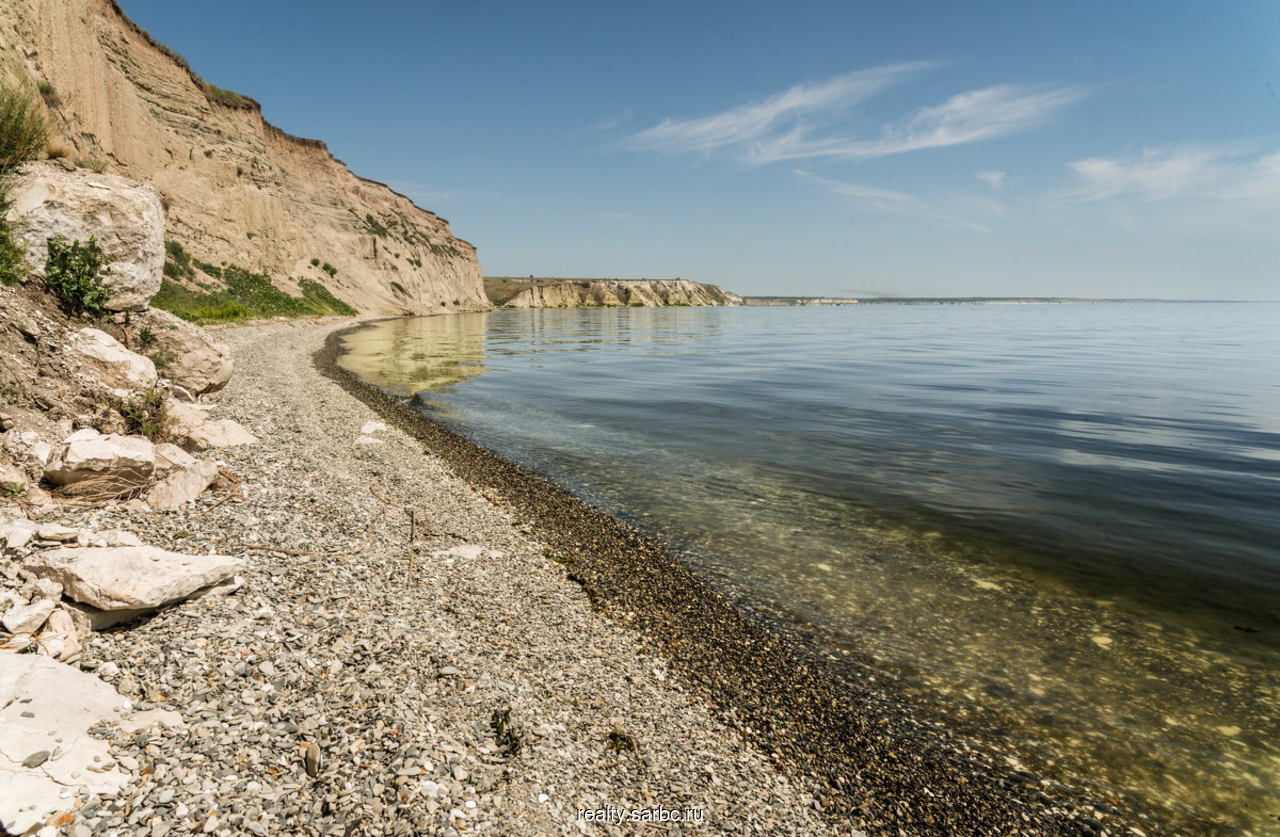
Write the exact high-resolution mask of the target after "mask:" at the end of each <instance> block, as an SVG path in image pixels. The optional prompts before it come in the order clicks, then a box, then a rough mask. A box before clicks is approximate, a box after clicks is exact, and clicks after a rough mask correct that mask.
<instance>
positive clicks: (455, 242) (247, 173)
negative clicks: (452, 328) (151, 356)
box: [0, 0, 488, 314]
mask: <svg viewBox="0 0 1280 837" xmlns="http://www.w3.org/2000/svg"><path fill="white" fill-rule="evenodd" d="M0 10H2V12H3V13H2V14H0V46H2V47H3V49H2V50H0V78H2V79H3V81H4V82H5V83H7V84H12V85H17V86H21V87H23V88H26V89H30V90H32V91H33V92H34V91H35V90H36V89H37V85H39V86H40V90H41V92H42V95H43V99H44V101H45V103H46V105H47V106H48V109H49V113H50V120H49V121H50V124H51V126H52V128H53V133H54V135H55V138H54V141H53V142H52V143H51V148H53V149H55V150H57V149H60V153H63V154H65V156H66V157H67V158H68V159H78V160H81V161H85V162H86V163H88V164H91V165H99V164H105V165H106V167H107V170H109V171H112V172H115V173H118V174H122V175H126V176H128V177H132V178H134V179H137V180H143V181H147V182H150V183H152V184H154V185H155V186H156V187H157V188H158V189H159V190H160V194H161V196H162V199H163V202H164V205H165V210H166V213H167V216H168V236H169V238H171V239H173V240H175V241H177V242H179V243H180V244H182V245H183V246H184V248H185V250H186V251H187V252H189V253H190V254H191V255H192V256H193V257H195V258H197V259H199V260H202V261H203V262H206V263H210V264H215V265H217V264H222V263H224V262H225V263H227V264H234V265H239V266H242V267H245V268H247V269H250V270H253V271H257V272H262V273H266V274H268V275H269V276H270V277H271V280H272V281H273V282H274V283H275V284H277V285H278V286H279V287H281V288H282V289H284V290H286V291H288V292H290V293H293V294H298V293H299V286H298V282H299V281H300V280H306V281H308V282H320V283H322V284H324V285H325V286H326V287H327V288H328V289H329V290H330V291H331V292H332V293H333V294H334V295H335V296H336V297H338V298H339V299H341V300H343V301H345V302H347V303H350V304H351V305H353V306H355V307H356V308H357V309H359V310H360V312H361V313H379V314H418V313H428V312H439V311H441V310H449V311H456V310H476V309H481V308H487V307H488V302H487V300H486V298H485V295H484V289H483V284H482V279H481V273H480V267H479V263H478V261H477V259H476V250H475V247H473V246H472V245H471V244H469V243H467V242H465V241H463V240H461V239H459V238H456V237H455V236H454V235H453V234H452V232H451V231H450V228H449V224H448V222H447V221H445V219H443V218H440V217H438V216H437V215H435V214H434V213H432V212H429V211H426V210H424V209H421V208H419V207H417V206H415V205H414V204H413V202H412V201H410V200H409V199H408V198H406V197H404V196H403V195H400V194H398V193H396V192H394V191H393V190H391V189H390V188H389V187H387V186H385V185H383V184H381V183H376V182H373V181H370V180H365V179H363V178H360V177H357V176H356V175H355V174H353V173H352V172H351V171H350V170H348V169H347V167H346V166H345V165H344V164H343V163H342V162H341V161H340V160H337V159H336V158H334V157H333V155H331V154H330V153H329V151H328V149H327V148H326V147H325V145H324V143H323V142H320V141H318V140H308V139H301V138H298V137H294V136H291V135H289V134H286V133H285V132H283V131H281V130H280V129H278V128H276V127H274V126H273V125H271V124H270V123H268V122H267V121H266V120H265V119H263V117H262V113H261V110H260V108H259V106H258V104H257V102H255V101H253V100H252V99H249V98H247V97H245V96H241V95H238V94H235V93H231V92H230V91H225V90H220V89H219V88H216V87H213V86H212V85H208V84H206V83H204V82H202V81H201V79H200V78H199V77H198V76H197V75H196V74H195V73H194V72H193V71H192V70H191V69H190V68H189V67H188V66H187V65H186V63H185V62H184V61H183V60H182V59H181V58H180V57H178V56H176V55H175V54H174V53H172V52H170V51H169V50H167V49H166V48H164V47H163V46H161V45H159V44H157V43H156V42H155V41H154V40H153V39H152V38H151V37H150V36H149V35H147V33H146V32H144V31H143V30H141V29H140V28H138V27H137V26H135V25H134V24H133V23H132V22H130V21H129V19H128V18H127V17H126V16H125V14H124V11H123V10H122V9H121V8H120V7H119V6H118V5H117V4H116V3H115V2H113V0H2V2H0ZM174 278H177V279H178V280H179V281H182V279H181V277H174ZM201 278H202V280H203V279H205V278H207V277H203V276H202V277H201Z"/></svg>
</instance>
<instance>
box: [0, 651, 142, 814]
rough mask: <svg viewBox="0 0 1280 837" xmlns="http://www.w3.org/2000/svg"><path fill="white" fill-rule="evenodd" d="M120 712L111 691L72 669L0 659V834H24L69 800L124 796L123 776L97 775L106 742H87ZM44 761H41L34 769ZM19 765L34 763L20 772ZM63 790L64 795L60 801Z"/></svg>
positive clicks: (107, 758) (40, 660)
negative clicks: (93, 728)
mask: <svg viewBox="0 0 1280 837" xmlns="http://www.w3.org/2000/svg"><path fill="white" fill-rule="evenodd" d="M124 704H125V701H124V698H122V697H121V696H120V695H119V693H117V692H116V690H115V689H113V688H112V687H111V686H109V685H107V684H106V683H103V682H102V681H101V680H99V679H98V678H96V677H94V676H92V675H90V674H86V673H85V672H83V671H80V670H79V669H77V668H75V667H74V666H68V665H63V664H62V663H59V662H55V661H54V660H52V659H50V658H49V657H46V656H43V655H39V654H3V653H0V826H3V828H4V830H5V831H7V832H8V833H10V834H25V833H26V832H27V831H28V830H30V829H33V828H35V827H36V826H38V825H40V824H41V823H43V822H44V821H46V820H47V819H49V818H50V817H52V816H54V815H56V814H60V813H63V812H66V811H70V810H72V809H73V808H74V806H75V805H76V804H77V803H76V801H75V800H76V798H77V797H78V798H79V799H81V800H83V799H84V798H85V797H86V796H87V795H89V794H99V795H103V796H114V795H115V794H117V793H119V791H120V790H121V789H122V788H124V786H125V785H126V784H127V783H128V781H129V777H128V776H127V775H126V774H124V773H123V772H121V771H120V770H118V769H116V768H115V767H112V768H111V769H110V770H103V769H102V767H101V765H102V764H111V763H112V758H111V752H110V749H109V748H108V746H107V742H106V741H104V740H102V739H99V738H93V737H91V736H90V735H88V730H89V727H91V726H93V725H94V724H98V723H101V722H103V721H106V720H110V719H115V718H119V717H120V715H119V714H118V713H119V712H120V710H121V709H122V707H123V706H124ZM28 715H29V716H32V717H28ZM59 751H60V752H59ZM44 753H48V754H49V756H48V758H44V759H43V761H41V758H42V755H41V754H44ZM54 753H58V756H57V757H56V758H54V757H53V754H54ZM33 756H35V758H34V759H33V758H32V757H33ZM95 756H96V757H97V758H98V760H99V761H98V762H95V761H94V757H95ZM25 761H29V763H35V762H37V761H39V762H40V763H39V764H38V765H37V766H36V767H24V766H23V762H25ZM90 767H93V768H94V770H92V771H91V770H90V769H89V768H90ZM68 789H70V790H71V791H72V793H70V794H68V795H67V797H66V798H63V793H64V792H65V791H66V790H68Z"/></svg>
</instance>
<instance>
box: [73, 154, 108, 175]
mask: <svg viewBox="0 0 1280 837" xmlns="http://www.w3.org/2000/svg"><path fill="white" fill-rule="evenodd" d="M75 162H76V166H78V167H79V168H82V169H89V170H90V171H96V172H97V173H98V174H102V173H103V172H104V171H106V170H107V161H106V160H97V159H94V158H92V157H90V158H88V159H84V158H79V157H77V158H76V161H75Z"/></svg>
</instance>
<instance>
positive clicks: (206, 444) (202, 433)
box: [166, 401, 258, 451]
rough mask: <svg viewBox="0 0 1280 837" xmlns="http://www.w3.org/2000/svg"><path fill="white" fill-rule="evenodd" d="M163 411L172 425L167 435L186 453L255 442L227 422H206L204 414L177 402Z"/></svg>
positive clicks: (232, 423)
mask: <svg viewBox="0 0 1280 837" xmlns="http://www.w3.org/2000/svg"><path fill="white" fill-rule="evenodd" d="M166 410H167V411H168V414H169V418H170V420H171V421H172V424H171V425H170V426H169V435H171V436H173V438H175V439H177V440H178V444H179V445H180V446H181V447H182V449H183V450H186V451H202V450H209V449H210V448H226V447H231V446H233V445H252V444H254V443H256V442H257V441H258V439H257V437H255V436H254V435H253V434H252V433H250V432H249V431H248V430H245V429H244V427H243V425H241V424H239V423H238V422H234V421H232V420H231V419H221V420H218V421H215V420H212V419H210V418H209V417H208V416H207V415H206V413H205V411H204V410H202V409H200V408H199V407H196V406H194V405H191V404H182V403H180V402H178V401H168V402H166Z"/></svg>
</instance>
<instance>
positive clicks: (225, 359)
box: [133, 308, 235, 395]
mask: <svg viewBox="0 0 1280 837" xmlns="http://www.w3.org/2000/svg"><path fill="white" fill-rule="evenodd" d="M133 324H134V326H135V327H136V328H137V329H139V330H141V329H142V328H144V327H145V328H148V329H150V331H151V334H152V335H153V337H154V339H155V341H156V342H155V345H156V348H157V349H158V350H164V351H167V352H168V353H169V354H171V355H172V356H173V359H172V361H171V362H170V363H169V365H168V366H166V367H165V368H164V377H165V378H168V379H169V381H170V382H172V383H174V384H176V385H177V386H179V387H181V388H182V389H184V390H186V391H188V392H191V393H195V394H196V395H202V394H204V393H207V392H215V391H216V390H220V389H222V388H223V387H225V386H226V385H227V381H229V380H231V373H232V371H233V370H234V368H235V364H234V362H233V361H232V358H231V350H230V349H228V348H227V347H226V346H225V345H223V344H222V343H219V342H218V341H216V340H214V339H213V338H212V337H211V336H210V334H209V332H207V331H205V330H204V329H202V328H200V326H198V325H194V324H192V323H189V322H187V321H186V320H184V319H182V318H181V317H178V316H175V315H174V314H170V313H169V312H168V311H161V310H160V309H158V308H148V309H146V310H145V311H140V312H139V313H137V314H135V315H134V316H133Z"/></svg>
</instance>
